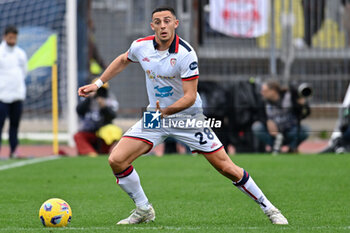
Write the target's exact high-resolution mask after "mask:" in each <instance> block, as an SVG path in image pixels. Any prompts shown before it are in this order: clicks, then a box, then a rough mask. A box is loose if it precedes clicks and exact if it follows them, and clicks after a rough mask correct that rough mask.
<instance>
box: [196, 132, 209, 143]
mask: <svg viewBox="0 0 350 233" xmlns="http://www.w3.org/2000/svg"><path fill="white" fill-rule="evenodd" d="M194 136H195V137H196V138H198V137H199V144H200V145H203V144H205V143H207V141H203V134H202V133H201V132H197V133H196V134H195V135H194Z"/></svg>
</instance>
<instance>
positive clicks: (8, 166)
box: [0, 156, 60, 171]
mask: <svg viewBox="0 0 350 233" xmlns="http://www.w3.org/2000/svg"><path fill="white" fill-rule="evenodd" d="M59 158H60V157H58V156H48V157H43V158H35V159H28V160H24V161H19V162H15V163H11V164H5V165H1V166H0V171H3V170H8V169H11V168H15V167H23V166H26V165H29V164H34V163H41V162H45V161H50V160H55V159H59Z"/></svg>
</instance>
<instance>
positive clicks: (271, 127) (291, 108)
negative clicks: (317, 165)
mask: <svg viewBox="0 0 350 233" xmlns="http://www.w3.org/2000/svg"><path fill="white" fill-rule="evenodd" d="M300 87H301V88H300ZM299 88H300V89H299V90H298V88H296V87H294V86H291V87H290V88H289V89H284V88H282V87H281V86H280V84H279V83H278V82H276V81H267V82H264V83H263V84H262V86H261V95H262V97H263V99H264V101H265V111H266V120H264V121H257V122H255V123H254V124H253V126H252V131H253V133H254V135H255V136H256V137H257V138H258V139H259V140H260V141H261V142H263V143H264V144H265V145H269V146H270V147H271V150H272V152H273V153H274V154H277V153H279V152H280V149H281V146H282V145H288V147H289V152H292V153H295V152H298V146H299V145H300V143H301V142H303V141H304V140H305V139H306V138H307V137H308V136H309V129H308V127H306V126H304V125H301V124H300V122H301V120H302V119H304V118H306V117H307V116H308V115H309V114H310V107H309V105H308V103H307V101H306V97H307V96H309V95H310V94H311V89H310V88H308V87H306V86H305V87H304V88H303V87H302V86H299Z"/></svg>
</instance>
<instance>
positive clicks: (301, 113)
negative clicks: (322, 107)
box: [289, 83, 312, 120]
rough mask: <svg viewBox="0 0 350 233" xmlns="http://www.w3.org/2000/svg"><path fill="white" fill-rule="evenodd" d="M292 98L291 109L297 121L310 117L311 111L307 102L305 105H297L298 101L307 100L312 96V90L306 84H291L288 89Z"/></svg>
mask: <svg viewBox="0 0 350 233" xmlns="http://www.w3.org/2000/svg"><path fill="white" fill-rule="evenodd" d="M289 90H290V92H291V96H292V104H293V109H294V112H295V114H296V116H297V117H298V119H300V120H301V119H304V118H306V117H307V116H309V115H310V113H311V109H310V106H309V104H308V103H307V101H305V104H303V105H301V104H299V101H298V100H299V99H301V98H309V97H310V96H312V88H311V86H310V85H309V84H308V83H301V84H299V85H295V84H291V85H290V87H289Z"/></svg>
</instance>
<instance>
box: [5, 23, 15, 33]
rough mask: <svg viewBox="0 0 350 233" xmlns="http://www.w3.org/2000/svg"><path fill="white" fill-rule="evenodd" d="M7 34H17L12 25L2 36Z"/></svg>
mask: <svg viewBox="0 0 350 233" xmlns="http://www.w3.org/2000/svg"><path fill="white" fill-rule="evenodd" d="M9 33H13V34H18V29H17V28H16V26H14V25H9V26H7V27H6V28H5V31H4V34H5V35H7V34H9Z"/></svg>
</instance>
